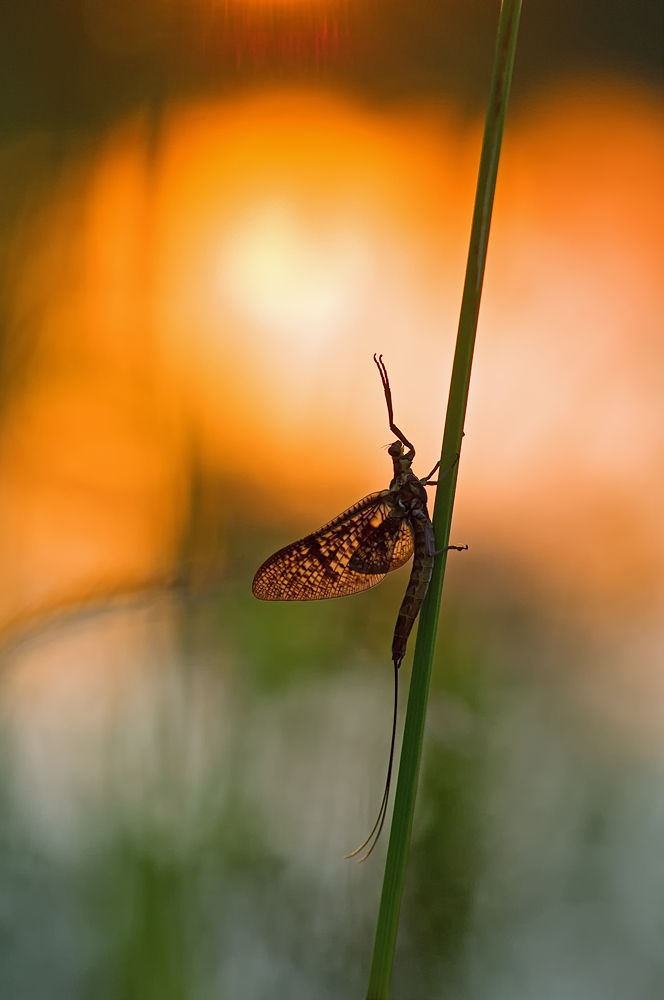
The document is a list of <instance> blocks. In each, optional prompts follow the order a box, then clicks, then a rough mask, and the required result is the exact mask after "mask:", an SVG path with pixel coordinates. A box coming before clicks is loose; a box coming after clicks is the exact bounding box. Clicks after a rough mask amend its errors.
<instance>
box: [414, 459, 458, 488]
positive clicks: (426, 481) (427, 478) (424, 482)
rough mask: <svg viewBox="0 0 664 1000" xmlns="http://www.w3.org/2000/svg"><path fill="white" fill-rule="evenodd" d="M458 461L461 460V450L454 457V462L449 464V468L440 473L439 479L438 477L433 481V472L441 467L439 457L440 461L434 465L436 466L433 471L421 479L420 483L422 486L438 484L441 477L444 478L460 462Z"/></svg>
mask: <svg viewBox="0 0 664 1000" xmlns="http://www.w3.org/2000/svg"><path fill="white" fill-rule="evenodd" d="M458 461H459V452H457V454H456V458H455V459H454V461H453V462H452V464H451V465H448V466H447V468H446V469H445V471H444V472H441V473H440V474H439V476H438V479H436V481H435V482H433V483H432V482H431V477H432V476H433V474H434V472H435V471H436V469H438V468H439V467H440V459H438V461H437V462H436V464H435V465H434V467H433V469H432V470H431V472H430V473H429V475H428V476H425V477H424V479H420V485H422V486H438V483H439V482H440V481H441V479H444V478H445V476H446V475H447V473H448V472H451V471H452V469H453V468H454V466H455V465H456V464H457V463H458Z"/></svg>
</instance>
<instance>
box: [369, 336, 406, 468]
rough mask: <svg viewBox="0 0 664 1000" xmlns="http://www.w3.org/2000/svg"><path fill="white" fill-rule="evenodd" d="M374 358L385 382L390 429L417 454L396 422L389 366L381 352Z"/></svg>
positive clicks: (384, 388) (381, 378) (382, 380)
mask: <svg viewBox="0 0 664 1000" xmlns="http://www.w3.org/2000/svg"><path fill="white" fill-rule="evenodd" d="M373 359H374V362H375V364H376V368H377V369H378V371H379V372H380V380H381V382H382V383H383V391H384V393H385V402H386V403H387V415H388V417H389V421H390V430H391V431H392V433H393V434H396V436H397V437H398V438H399V440H400V441H401V443H402V444H405V446H406V448H408V449H409V451H412V453H413V456H414V455H415V449H414V447H413V446H412V444H411V443H410V441H409V440H408V438H407V437H406V435H405V434H404V433H403V431H400V430H399V428H398V427H397V425H396V424H395V422H394V412H393V410H392V390H391V389H390V380H389V378H388V376H387V368H386V367H385V362H384V361H383V355H382V354H379V355H378V357H376V355H375V354H374V356H373Z"/></svg>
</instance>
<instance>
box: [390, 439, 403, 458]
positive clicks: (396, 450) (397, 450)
mask: <svg viewBox="0 0 664 1000" xmlns="http://www.w3.org/2000/svg"><path fill="white" fill-rule="evenodd" d="M387 454H388V455H391V456H392V458H398V456H399V455H403V445H402V444H401V441H394V443H393V444H391V445H390V447H389V448H388V449H387Z"/></svg>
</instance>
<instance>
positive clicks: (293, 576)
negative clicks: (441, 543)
mask: <svg viewBox="0 0 664 1000" xmlns="http://www.w3.org/2000/svg"><path fill="white" fill-rule="evenodd" d="M391 496H392V495H391V493H390V491H389V490H381V491H380V492H378V493H370V494H369V495H368V496H366V497H364V499H363V500H359V501H358V502H357V503H356V504H353V506H352V507H349V508H348V510H345V511H343V513H341V514H339V515H338V516H337V517H335V518H334V519H333V520H332V521H329V522H328V523H327V524H324V525H323V527H322V528H319V529H318V531H314V532H312V534H310V535H306V537H305V538H301V539H299V540H298V541H296V542H292V543H291V544H290V545H286V546H285V547H284V548H283V549H279V551H278V552H275V553H274V555H272V556H270V558H269V559H267V560H266V561H265V562H264V563H263V565H262V566H261V567H260V568H259V570H258V572H257V573H256V576H255V577H254V582H253V587H252V590H253V593H254V596H255V597H257V598H259V599H260V600H263V601H318V600H323V599H326V598H331V597H346V596H347V595H348V594H357V593H359V592H360V591H363V590H370V589H371V588H372V587H375V586H376V585H377V584H379V583H380V582H381V580H383V579H384V577H385V575H386V573H390V572H392V570H395V569H398V567H399V566H403V565H404V563H406V562H408V560H409V559H410V557H411V555H412V554H413V532H412V528H411V526H410V524H409V522H408V519H407V518H406V517H404V516H403V515H401V514H399V513H397V512H395V509H394V506H393V504H392V503H390V502H389V500H388V497H389V498H390V499H391Z"/></svg>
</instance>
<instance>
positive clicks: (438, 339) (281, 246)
mask: <svg viewBox="0 0 664 1000" xmlns="http://www.w3.org/2000/svg"><path fill="white" fill-rule="evenodd" d="M480 137H481V132H480V125H479V123H475V124H471V125H469V124H468V122H467V121H465V120H463V119H461V118H460V117H458V115H457V114H456V113H455V111H454V109H453V108H452V107H449V106H440V105H421V106H417V107H413V106H408V107H404V108H402V109H401V110H398V111H394V110H393V111H389V112H388V111H379V110H376V109H373V108H369V107H364V106H362V105H360V104H358V103H357V102H354V101H351V100H349V99H345V98H342V97H340V96H337V95H333V94H331V93H327V92H323V91H321V92H315V91H311V90H310V89H309V90H306V91H304V90H302V91H299V90H293V89H290V90H283V91H274V90H269V91H257V92H253V93H248V94H244V95H242V96H240V97H236V98H232V99H225V100H212V99H210V100H197V101H191V102H181V103H179V104H176V105H173V106H170V107H169V108H168V110H167V112H166V113H165V114H164V115H163V116H162V117H161V118H159V120H150V119H149V118H148V117H147V116H145V117H141V116H138V117H133V118H132V119H130V120H128V121H127V122H126V123H125V124H124V125H122V126H121V127H118V128H116V129H115V130H114V131H113V132H112V133H111V134H110V135H109V136H108V137H107V139H106V140H105V141H104V142H103V144H102V145H101V146H100V147H99V148H95V149H87V150H85V151H81V153H80V155H79V156H78V158H76V159H75V161H71V162H70V163H69V164H68V166H67V167H66V168H65V169H64V170H63V171H62V173H61V177H60V179H59V181H58V183H57V185H55V186H54V189H53V190H52V192H51V193H50V194H49V196H47V197H44V198H43V199H42V201H41V204H40V207H39V208H38V209H32V210H31V212H30V214H29V215H26V218H25V219H24V220H23V225H22V227H21V229H20V233H19V235H18V236H17V237H16V240H15V245H14V247H13V269H14V277H15V280H14V282H13V291H12V294H11V296H10V301H9V306H8V309H9V328H10V336H11V334H12V333H13V335H14V336H15V337H16V338H17V339H18V338H19V336H20V337H23V338H24V340H25V341H26V343H27V344H28V345H29V346H28V347H27V348H24V349H23V352H22V355H21V360H17V361H16V362H15V364H16V371H15V373H14V375H15V377H14V378H13V380H12V381H11V382H10V393H9V396H8V399H7V402H6V409H5V421H4V429H3V438H2V459H1V462H2V468H1V473H2V483H3V485H2V492H1V494H0V524H1V525H2V527H1V528H0V559H1V560H2V564H3V567H4V570H3V579H2V585H1V587H0V623H1V624H2V625H3V626H5V627H6V626H9V625H11V623H13V622H16V621H17V620H20V619H24V618H26V617H29V616H31V615H33V614H35V613H37V612H40V611H43V610H45V609H46V608H53V607H57V606H59V604H61V603H63V602H70V601H76V600H80V599H82V598H85V597H87V596H90V595H91V594H100V593H101V594H103V593H109V592H111V591H116V590H118V589H119V590H122V589H126V588H131V587H134V586H137V585H142V584H146V583H150V582H154V581H157V580H166V579H168V578H169V576H170V575H172V573H173V572H174V569H175V567H176V564H177V559H178V554H179V551H180V549H179V547H180V544H181V538H182V534H183V532H184V531H185V529H186V519H187V516H188V502H189V489H190V483H189V477H190V474H191V467H192V460H195V462H196V463H197V464H198V465H200V466H202V468H203V469H204V470H206V474H208V475H210V476H213V477H214V478H216V479H217V480H219V481H221V483H222V484H223V489H224V491H226V493H227V494H228V495H233V496H237V497H240V498H241V503H242V504H243V505H244V506H245V508H246V514H247V517H250V518H252V519H254V520H255V519H260V520H263V521H265V522H270V521H271V522H275V523H276V522H277V521H283V520H284V519H291V520H292V521H293V522H297V523H298V524H299V525H301V526H302V527H305V528H306V527H309V528H313V527H315V526H316V524H317V523H322V521H324V520H326V519H327V518H328V517H330V516H332V515H333V514H334V513H336V512H337V510H338V509H342V508H343V506H345V505H347V504H349V503H351V502H353V501H354V500H355V499H357V498H358V497H359V496H361V495H363V494H364V493H366V492H369V491H371V490H373V489H376V488H380V487H381V486H383V485H385V484H386V481H387V479H388V477H389V469H388V465H389V462H388V460H387V458H386V456H385V454H384V453H383V452H382V451H381V446H382V445H384V444H385V443H386V442H387V440H388V437H389V434H388V432H387V428H386V421H385V413H384V403H383V399H382V394H381V391H380V386H379V383H378V379H377V377H376V374H375V371H374V370H373V365H372V362H371V355H372V353H373V352H374V351H381V352H382V353H383V354H384V355H385V357H386V360H387V363H388V366H389V370H390V375H391V378H392V381H393V387H394V393H395V402H396V407H397V412H398V422H399V423H400V425H401V426H403V427H404V428H405V429H406V431H407V433H408V435H409V436H410V437H411V438H412V439H413V440H414V441H415V443H416V445H417V447H418V464H417V468H418V469H419V470H420V471H421V472H422V474H423V473H424V472H426V471H427V470H428V469H429V468H430V467H431V466H432V465H433V464H434V461H435V459H436V457H437V453H438V448H439V441H440V435H441V427H442V419H443V415H444V408H445V394H446V390H447V384H448V378H449V369H450V364H451V354H452V349H453V338H454V333H455V325H456V317H457V310H458V302H459V297H460V289H461V284H462V280H463V269H464V263H465V252H466V243H467V233H468V228H469V220H470V213H471V208H472V197H473V188H474V182H475V171H476V164H477V158H478V153H479V142H480ZM9 155H12V154H11V151H10V154H9ZM16 155H19V154H16ZM663 166H664V127H663V116H662V108H661V106H660V105H659V103H658V102H657V100H656V99H655V98H654V97H653V95H652V94H651V93H650V92H648V91H647V90H645V89H640V88H638V87H636V86H626V85H620V84H618V83H615V82H614V83H601V82H597V81H591V82H585V83H584V82H583V81H581V82H578V83H577V84H576V85H574V86H572V85H569V84H568V85H566V86H565V87H564V88H563V89H558V90H556V91H551V92H548V93H544V94H540V95H539V96H537V97H534V98H533V100H532V104H531V105H530V107H529V108H522V109H521V111H520V112H519V113H518V114H515V115H513V116H512V118H511V121H510V124H509V127H508V130H507V135H506V139H505V145H504V155H503V160H502V163H501V168H500V175H499V184H498V192H497V201H496V214H495V219H494V227H493V231H492V237H491V244H490V256H489V264H488V270H487V280H486V287H485V297H484V302H483V307H482V314H481V321H480V330H479V336H478V349H477V357H476V368H475V372H474V375H473V383H472V389H471V400H470V406H469V413H468V422H467V435H466V439H465V443H464V452H463V457H462V463H461V471H460V477H459V494H458V501H457V513H456V522H455V535H456V536H457V537H458V538H462V539H463V541H468V542H469V543H470V545H471V546H472V548H473V549H474V550H475V551H480V552H483V553H488V554H489V555H490V556H491V557H498V558H503V559H507V560H508V561H509V560H511V561H512V562H514V563H515V564H519V565H521V566H522V568H523V569H524V570H525V572H526V573H527V575H529V576H530V577H531V578H532V579H533V580H535V581H538V585H541V586H542V587H543V588H544V589H548V590H551V591H552V592H556V593H558V594H559V596H562V597H563V598H564V599H565V600H566V601H569V602H572V603H573V602H575V601H578V600H579V599H580V600H581V602H582V605H583V606H585V607H586V608H587V607H589V606H593V607H597V608H600V609H601V608H603V609H604V610H610V609H611V608H613V607H615V606H616V602H617V604H618V605H620V606H621V607H631V606H638V607H639V608H641V609H642V608H643V607H644V606H649V607H651V608H654V607H656V606H657V604H658V602H661V597H662V588H661V566H662V564H663V559H664V533H663V531H662V518H661V511H662V509H663V508H664V478H663V477H662V474H661V469H662V459H663V458H664V455H663V452H664V403H663V401H662V399H663V397H662V393H661V371H662V369H663V365H662V362H663V361H664V358H663V352H664V347H663V341H662V336H661V330H662V295H661V279H662V245H663V240H662V237H663V235H664V206H663V204H662V199H661V197H660V196H659V182H660V180H661V176H662V168H663ZM192 456H193V458H192Z"/></svg>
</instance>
